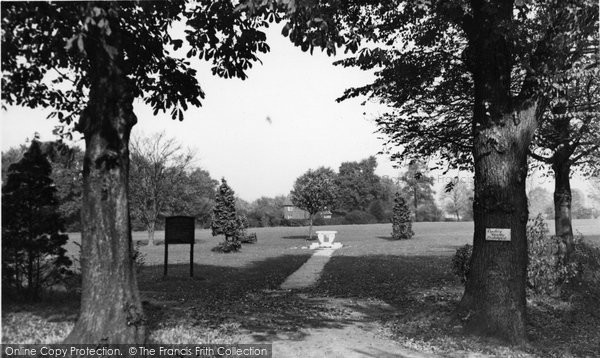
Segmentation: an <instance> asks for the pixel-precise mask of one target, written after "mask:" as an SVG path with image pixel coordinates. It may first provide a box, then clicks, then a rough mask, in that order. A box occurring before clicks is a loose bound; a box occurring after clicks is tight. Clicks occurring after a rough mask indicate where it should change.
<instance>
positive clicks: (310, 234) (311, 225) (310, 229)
mask: <svg viewBox="0 0 600 358" xmlns="http://www.w3.org/2000/svg"><path fill="white" fill-rule="evenodd" d="M314 216H315V215H314V214H309V217H308V221H309V223H310V226H309V227H308V240H312V232H313V217H314Z"/></svg>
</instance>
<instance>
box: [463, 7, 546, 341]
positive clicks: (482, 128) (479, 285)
mask: <svg viewBox="0 0 600 358" xmlns="http://www.w3.org/2000/svg"><path fill="white" fill-rule="evenodd" d="M472 4H473V6H474V8H473V15H472V17H470V18H469V19H468V20H467V21H466V22H465V25H464V26H465V32H466V33H467V36H468V38H469V48H468V49H467V52H466V55H467V58H468V65H469V67H470V70H471V72H472V74H473V84H474V109H473V111H474V113H473V138H474V143H473V160H474V171H475V197H474V202H473V210H474V217H473V219H474V227H475V230H474V235H473V255H472V257H471V263H470V264H471V269H470V272H469V274H468V277H467V283H466V287H465V293H464V295H463V298H462V300H461V302H460V305H459V312H460V313H461V314H464V315H463V317H462V318H463V319H465V320H466V325H465V327H466V329H467V330H468V331H471V332H474V333H478V334H485V335H492V336H495V337H497V338H501V339H504V340H507V341H509V342H511V343H515V344H523V343H524V342H525V341H526V334H525V319H526V295H525V294H526V292H525V288H526V282H527V237H526V227H527V219H528V212H527V196H526V191H525V180H526V178H527V154H528V147H529V145H530V142H531V139H532V135H533V133H534V131H535V128H536V125H537V118H538V116H539V108H538V107H539V105H538V101H537V100H536V99H535V98H529V99H525V98H515V97H513V96H512V94H511V81H512V80H511V71H512V54H511V49H512V45H511V43H510V39H509V38H508V37H507V36H506V33H505V28H506V26H507V24H510V22H511V21H512V11H513V10H512V2H493V1H485V2H477V3H476V2H473V3H472ZM489 228H498V229H509V232H510V241H488V240H486V229H489Z"/></svg>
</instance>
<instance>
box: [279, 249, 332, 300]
mask: <svg viewBox="0 0 600 358" xmlns="http://www.w3.org/2000/svg"><path fill="white" fill-rule="evenodd" d="M334 251H335V249H317V250H316V251H315V253H314V254H313V255H312V256H311V257H310V259H308V261H306V262H305V263H304V265H302V266H300V268H299V269H297V270H296V271H295V272H294V273H293V274H291V275H290V276H289V277H288V278H287V279H286V280H285V282H284V283H282V284H281V288H282V289H284V290H292V289H300V288H305V287H309V286H311V285H313V284H315V283H316V282H317V280H318V279H319V276H321V272H322V271H323V267H325V264H326V263H327V261H329V259H330V258H331V255H332V254H333V252H334Z"/></svg>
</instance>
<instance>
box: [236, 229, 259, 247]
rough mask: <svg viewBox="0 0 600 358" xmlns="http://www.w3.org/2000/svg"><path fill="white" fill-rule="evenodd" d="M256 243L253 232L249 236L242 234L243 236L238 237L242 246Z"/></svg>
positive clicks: (256, 239)
mask: <svg viewBox="0 0 600 358" xmlns="http://www.w3.org/2000/svg"><path fill="white" fill-rule="evenodd" d="M257 241H258V238H257V237H256V233H255V232H253V233H251V234H248V235H246V234H244V236H242V237H240V242H241V243H242V244H255V243H256V242H257Z"/></svg>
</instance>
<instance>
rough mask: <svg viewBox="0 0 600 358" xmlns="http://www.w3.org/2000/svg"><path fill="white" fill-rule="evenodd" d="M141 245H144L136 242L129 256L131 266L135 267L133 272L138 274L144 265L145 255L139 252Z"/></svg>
mask: <svg viewBox="0 0 600 358" xmlns="http://www.w3.org/2000/svg"><path fill="white" fill-rule="evenodd" d="M146 244H147V243H146ZM143 245H144V244H143V243H142V242H141V241H136V243H135V246H134V247H133V253H132V255H131V258H132V259H133V264H134V266H135V271H136V272H137V273H140V271H142V268H143V267H144V265H145V264H146V254H144V253H142V251H141V250H140V248H141V247H142V246H143Z"/></svg>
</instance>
